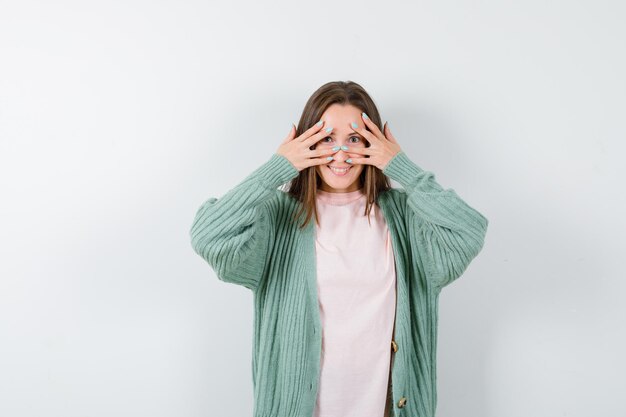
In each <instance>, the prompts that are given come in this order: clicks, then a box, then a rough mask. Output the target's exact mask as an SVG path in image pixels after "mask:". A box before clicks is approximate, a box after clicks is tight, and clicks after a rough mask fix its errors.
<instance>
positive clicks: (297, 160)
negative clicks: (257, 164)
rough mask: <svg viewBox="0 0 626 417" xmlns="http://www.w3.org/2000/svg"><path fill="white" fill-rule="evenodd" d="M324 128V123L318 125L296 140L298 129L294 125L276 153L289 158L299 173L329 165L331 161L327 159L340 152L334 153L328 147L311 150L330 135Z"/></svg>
mask: <svg viewBox="0 0 626 417" xmlns="http://www.w3.org/2000/svg"><path fill="white" fill-rule="evenodd" d="M323 126H324V122H322V123H321V124H320V123H316V124H314V125H313V126H312V127H310V128H309V129H308V130H306V131H305V132H304V133H302V134H301V135H300V136H298V137H297V138H294V137H295V136H296V127H295V126H293V125H292V126H291V131H289V135H287V137H286V138H285V140H284V141H283V142H282V143H281V145H280V147H279V148H278V150H277V151H276V153H277V154H279V155H282V156H284V157H285V158H287V159H288V160H289V162H291V163H292V164H293V166H295V167H296V168H297V169H298V171H302V170H303V169H305V168H308V167H311V166H314V165H323V164H327V163H329V162H330V161H331V160H329V159H326V158H327V157H328V156H332V155H333V154H334V153H337V152H338V151H333V150H332V148H330V147H326V146H322V147H320V149H311V148H312V147H313V148H315V145H316V144H317V142H319V141H320V140H322V139H323V138H325V137H326V136H327V135H328V134H329V133H330V132H327V131H326V129H322V127H323ZM330 129H331V131H332V127H331V128H330Z"/></svg>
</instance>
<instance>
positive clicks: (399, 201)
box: [378, 188, 407, 206]
mask: <svg viewBox="0 0 626 417" xmlns="http://www.w3.org/2000/svg"><path fill="white" fill-rule="evenodd" d="M406 197H407V195H406V191H405V190H404V189H402V188H390V189H388V190H387V191H384V192H382V193H381V194H380V195H379V196H378V199H379V202H380V204H386V205H396V206H402V205H404V204H406Z"/></svg>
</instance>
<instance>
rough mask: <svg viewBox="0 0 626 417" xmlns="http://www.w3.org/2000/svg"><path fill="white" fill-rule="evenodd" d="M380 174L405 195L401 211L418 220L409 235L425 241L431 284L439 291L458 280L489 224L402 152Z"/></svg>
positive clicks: (479, 244)
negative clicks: (403, 191)
mask: <svg viewBox="0 0 626 417" xmlns="http://www.w3.org/2000/svg"><path fill="white" fill-rule="evenodd" d="M383 173H384V174H385V175H387V176H389V177H390V178H391V179H393V180H395V181H397V182H399V183H400V184H401V185H402V187H403V188H404V190H405V193H406V205H407V207H406V208H405V212H406V213H408V215H411V216H416V217H418V218H419V219H418V221H417V222H413V224H416V225H419V227H415V228H414V230H411V231H410V233H414V234H420V236H415V237H416V238H418V237H419V238H421V239H422V240H423V241H425V242H426V245H427V248H428V251H427V252H428V253H427V254H425V255H426V257H427V259H428V260H429V261H430V263H431V266H432V267H433V269H434V271H435V272H434V273H433V274H431V275H433V276H432V281H433V284H434V286H435V288H436V289H437V290H438V291H440V290H441V289H442V288H443V287H444V286H446V285H448V284H450V283H451V282H452V281H454V280H455V279H457V278H458V277H460V276H461V274H462V273H463V272H464V271H465V270H466V269H467V267H468V265H469V264H470V262H471V261H472V259H473V258H474V257H476V255H478V253H479V252H480V250H481V249H482V247H483V244H484V240H485V235H486V233H487V225H488V224H489V221H488V220H487V218H486V217H485V216H483V215H482V214H481V213H479V212H478V211H477V210H476V209H474V208H472V207H470V206H469V205H468V204H467V203H466V202H465V201H463V200H462V199H461V197H459V196H458V195H457V193H456V192H455V191H454V190H453V189H451V188H449V189H444V188H443V187H442V186H441V185H439V184H438V183H437V182H436V181H435V174H434V173H432V172H430V171H425V170H423V169H422V168H420V167H419V166H418V165H416V164H415V163H414V162H413V161H411V160H410V159H409V157H408V156H407V155H406V153H404V151H400V152H399V153H398V154H396V155H395V156H394V157H393V158H392V159H391V161H389V162H388V163H387V165H386V166H385V167H384V169H383ZM414 241H415V239H414Z"/></svg>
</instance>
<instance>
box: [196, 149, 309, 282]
mask: <svg viewBox="0 0 626 417" xmlns="http://www.w3.org/2000/svg"><path fill="white" fill-rule="evenodd" d="M297 175H298V170H297V169H296V167H295V166H294V165H293V164H292V163H291V162H290V161H289V160H288V159H287V158H285V157H284V156H282V155H279V154H277V153H275V154H273V155H272V157H271V158H270V159H269V160H268V161H266V162H265V163H264V164H263V165H261V166H260V167H259V168H257V169H256V170H255V171H254V172H252V173H251V174H250V175H248V176H247V177H246V178H245V179H244V180H243V181H242V182H241V183H239V184H238V185H237V186H235V187H234V188H233V189H231V190H230V191H228V192H227V193H226V194H224V195H223V196H222V197H221V198H219V199H218V198H215V197H210V198H209V199H208V200H206V201H205V202H204V203H203V204H202V205H201V206H200V208H199V209H198V210H197V212H196V215H195V218H194V221H193V224H192V225H191V229H190V231H189V236H190V238H191V246H192V247H193V249H194V250H195V252H196V253H197V254H198V255H200V256H201V257H202V258H203V259H204V260H205V261H206V262H208V263H209V265H210V266H211V267H212V268H213V270H214V271H215V273H216V274H217V277H218V278H219V279H220V280H222V281H224V282H229V283H233V284H239V285H243V286H244V287H246V288H248V289H251V290H253V291H254V290H256V288H257V287H258V285H259V282H260V280H261V277H262V274H263V271H264V269H265V263H266V259H267V256H268V253H269V249H270V241H272V240H273V236H274V235H273V234H274V230H273V222H272V221H271V218H270V213H269V212H268V209H267V204H264V203H266V202H267V201H268V200H270V199H271V198H272V197H275V196H276V195H277V193H279V192H281V191H279V190H277V187H278V186H280V185H282V184H284V183H285V182H287V181H288V180H290V179H292V178H294V177H296V176H297Z"/></svg>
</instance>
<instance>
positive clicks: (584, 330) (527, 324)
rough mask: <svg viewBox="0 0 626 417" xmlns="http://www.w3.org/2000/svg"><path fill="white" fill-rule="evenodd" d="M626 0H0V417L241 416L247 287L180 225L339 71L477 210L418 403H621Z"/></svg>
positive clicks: (248, 335)
mask: <svg viewBox="0 0 626 417" xmlns="http://www.w3.org/2000/svg"><path fill="white" fill-rule="evenodd" d="M625 11H626V8H625V6H624V4H623V3H622V2H619V1H606V0H604V1H590V0H589V1H564V0H561V1H554V2H546V1H536V0H531V1H528V0H526V1H521V0H518V1H495V0H494V1H466V2H462V1H436V2H435V1H431V2H416V3H414V4H409V3H408V2H385V3H382V2H364V1H349V2H340V3H336V2H335V3H331V2H328V1H315V2H306V3H305V2H288V1H282V2H277V1H273V2H253V1H248V2H233V3H230V4H226V3H225V2H219V3H218V2H206V1H204V2H199V1H194V2H192V1H158V2H155V1H110V0H109V1H106V2H105V1H102V2H81V1H58V2H45V1H40V2H33V1H19V2H18V1H14V2H7V1H2V2H1V3H0V60H1V63H0V139H1V142H0V143H1V147H0V186H1V190H0V191H1V194H0V198H1V204H0V222H1V223H0V227H1V229H0V236H1V246H0V250H1V252H0V254H1V257H2V260H1V262H0V276H1V279H0V415H2V416H3V417H26V416H29V417H31V416H32V417H41V416H46V417H53V416H54V417H57V416H58V417H85V416H90V417H105V416H106V417H109V416H133V417H137V416H146V417H160V416H172V417H187V416H226V415H228V416H247V415H251V414H252V373H251V343H252V317H253V316H252V314H253V311H252V293H251V292H250V291H249V290H247V289H245V288H243V287H238V286H235V285H231V284H225V283H223V282H221V281H219V280H218V279H217V278H216V276H215V274H214V273H213V271H212V270H211V269H210V267H209V266H208V264H206V263H205V262H204V261H203V260H202V258H200V257H199V256H198V255H196V254H195V253H194V252H193V250H192V248H191V245H190V240H189V236H188V231H189V227H190V226H191V223H192V220H193V216H194V214H195V212H196V209H197V208H198V207H199V206H200V204H201V203H202V202H203V201H205V200H206V199H207V198H209V197H211V196H216V197H219V196H221V195H222V194H223V193H225V192H226V191H227V190H228V189H230V188H232V187H233V186H235V185H236V184H237V183H238V182H239V181H240V180H242V179H243V178H244V177H245V176H246V175H247V174H248V173H250V172H252V170H253V169H255V168H256V167H258V166H259V165H260V164H262V163H263V162H265V161H266V160H268V159H269V157H270V156H271V155H272V153H273V152H274V151H275V150H276V149H277V148H278V146H279V143H280V142H281V141H282V140H283V139H284V137H285V136H286V135H287V133H288V130H289V128H290V124H291V123H292V122H293V123H297V121H298V118H299V117H300V114H301V111H302V108H303V106H304V104H305V102H306V100H307V99H308V97H309V96H310V95H311V94H312V93H313V91H315V90H316V89H317V88H318V87H319V86H321V85H322V84H324V83H326V82H328V81H335V80H343V81H345V80H353V81H356V82H358V83H360V84H361V85H362V86H363V87H365V88H366V90H368V92H369V93H370V94H371V95H372V97H373V98H374V100H375V102H376V104H377V105H378V106H379V109H380V112H381V114H382V117H383V121H384V120H388V121H389V125H390V128H391V130H392V132H393V133H394V134H395V136H396V138H398V141H399V142H400V145H401V146H402V148H403V149H404V150H405V151H406V152H407V154H408V155H409V157H410V158H411V159H412V160H413V161H414V162H415V163H417V164H418V165H420V166H421V167H422V168H424V169H427V170H430V171H432V172H434V173H435V174H436V178H437V180H438V182H439V183H440V184H441V185H442V186H444V187H446V188H448V187H449V188H453V189H455V190H456V191H457V193H458V194H459V195H461V196H462V197H463V198H464V199H465V200H466V201H467V202H468V203H469V204H470V205H472V206H473V207H475V208H476V209H478V210H479V211H480V212H481V213H483V214H484V215H485V216H486V217H487V218H488V219H489V220H490V224H489V230H488V234H487V238H486V242H485V246H484V248H483V251H482V252H481V254H480V255H479V256H478V257H477V258H476V259H475V261H474V262H473V263H472V264H471V265H470V267H469V268H468V270H467V271H466V273H465V274H464V275H463V276H462V277H461V278H460V279H459V280H458V281H456V282H455V283H453V284H451V285H450V286H449V287H447V288H446V289H444V292H443V293H442V295H441V304H440V309H441V316H440V323H439V350H438V364H439V365H438V369H439V373H438V387H439V404H438V416H440V417H446V416H448V417H452V416H460V415H463V416H468V417H474V416H475V417H528V416H532V417H556V416H570V417H573V416H576V417H588V416H603V417H618V416H624V415H626V406H625V405H624V403H623V391H624V386H625V379H626V378H625V377H624V373H625V372H626V369H625V368H626V367H625V364H626V361H625V360H624V353H623V352H624V351H625V350H626V337H625V334H624V324H625V322H626V321H625V318H626V306H625V305H624V303H623V299H624V290H625V289H626V279H625V276H624V272H623V271H624V256H625V255H626V254H625V246H626V245H625V243H624V242H625V240H624V232H625V231H626V222H625V221H624V213H625V212H626V201H625V198H624V195H625V188H626V187H625V186H624V180H625V179H626V175H625V174H626V173H625V168H624V163H623V160H624V156H625V152H624V151H625V149H626V146H625V145H624V140H625V139H626V135H625V132H626V129H625V127H624V115H625V114H626V106H625V101H626V82H625V77H624V74H626V59H625V50H626V48H624V40H625V39H626V29H625V26H624V24H623V23H624V21H625V19H626V16H625V14H626V13H625ZM396 185H397V184H396Z"/></svg>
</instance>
